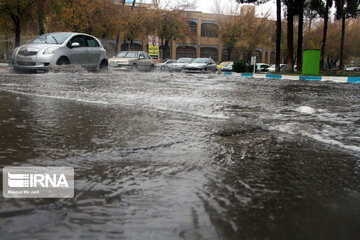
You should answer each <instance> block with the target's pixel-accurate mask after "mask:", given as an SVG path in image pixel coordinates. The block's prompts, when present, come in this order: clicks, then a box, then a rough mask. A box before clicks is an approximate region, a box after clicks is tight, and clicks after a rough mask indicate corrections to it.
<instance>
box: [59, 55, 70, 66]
mask: <svg viewBox="0 0 360 240" xmlns="http://www.w3.org/2000/svg"><path fill="white" fill-rule="evenodd" d="M69 64H70V60H69V59H68V58H67V57H61V58H59V60H58V61H57V62H56V65H59V66H61V65H69Z"/></svg>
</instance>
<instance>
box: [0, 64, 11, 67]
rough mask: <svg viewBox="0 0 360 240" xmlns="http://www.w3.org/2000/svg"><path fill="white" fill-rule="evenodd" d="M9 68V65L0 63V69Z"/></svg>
mask: <svg viewBox="0 0 360 240" xmlns="http://www.w3.org/2000/svg"><path fill="white" fill-rule="evenodd" d="M7 67H10V64H9V63H0V68H7Z"/></svg>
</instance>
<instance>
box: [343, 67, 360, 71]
mask: <svg viewBox="0 0 360 240" xmlns="http://www.w3.org/2000/svg"><path fill="white" fill-rule="evenodd" d="M345 71H353V72H357V71H360V67H347V68H345Z"/></svg>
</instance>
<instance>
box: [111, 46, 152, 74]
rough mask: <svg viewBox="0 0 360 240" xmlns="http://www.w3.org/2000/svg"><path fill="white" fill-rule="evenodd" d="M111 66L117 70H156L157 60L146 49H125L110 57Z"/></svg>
mask: <svg viewBox="0 0 360 240" xmlns="http://www.w3.org/2000/svg"><path fill="white" fill-rule="evenodd" d="M109 66H110V67H111V68H113V69H117V70H142V71H154V69H155V61H154V60H153V59H152V58H151V57H150V55H149V54H148V53H147V52H144V51H123V52H120V53H118V54H117V55H116V56H115V57H112V58H110V59H109Z"/></svg>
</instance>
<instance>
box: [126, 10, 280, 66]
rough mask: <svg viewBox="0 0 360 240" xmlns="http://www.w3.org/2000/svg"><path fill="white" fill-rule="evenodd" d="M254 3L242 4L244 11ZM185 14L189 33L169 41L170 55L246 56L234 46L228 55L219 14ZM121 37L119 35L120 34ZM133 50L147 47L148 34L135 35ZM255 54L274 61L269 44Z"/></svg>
mask: <svg viewBox="0 0 360 240" xmlns="http://www.w3.org/2000/svg"><path fill="white" fill-rule="evenodd" d="M254 8H255V6H243V7H242V9H241V10H242V12H243V11H253V12H254ZM186 16H187V18H188V20H187V21H188V23H189V28H190V31H191V33H192V37H187V38H185V39H183V40H178V41H171V42H170V43H169V44H168V45H169V49H167V52H170V58H171V59H178V58H181V57H191V58H200V57H204V58H208V57H211V58H212V59H213V60H214V61H216V62H221V61H230V60H239V59H245V58H246V56H245V53H241V52H239V51H238V50H236V49H235V50H234V51H233V52H232V54H231V57H230V56H229V52H228V50H227V49H226V48H224V46H223V44H222V42H221V39H220V37H219V33H218V32H219V25H218V23H217V20H218V17H219V16H218V15H217V14H209V13H202V12H193V11H191V12H186ZM120 39H122V38H120ZM127 49H128V43H124V44H121V49H119V50H127ZM131 49H132V50H144V51H147V36H143V38H142V39H137V40H136V41H134V42H133V44H132V45H131ZM252 55H256V57H257V62H262V63H268V64H275V50H274V49H272V48H271V46H258V47H257V48H256V51H255V52H254V53H252ZM160 58H161V59H162V58H163V51H162V47H161V46H160Z"/></svg>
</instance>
